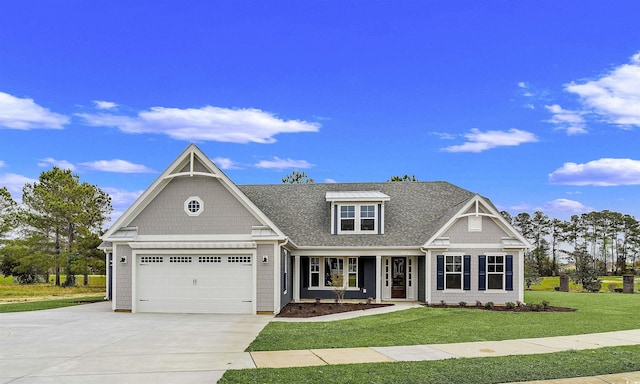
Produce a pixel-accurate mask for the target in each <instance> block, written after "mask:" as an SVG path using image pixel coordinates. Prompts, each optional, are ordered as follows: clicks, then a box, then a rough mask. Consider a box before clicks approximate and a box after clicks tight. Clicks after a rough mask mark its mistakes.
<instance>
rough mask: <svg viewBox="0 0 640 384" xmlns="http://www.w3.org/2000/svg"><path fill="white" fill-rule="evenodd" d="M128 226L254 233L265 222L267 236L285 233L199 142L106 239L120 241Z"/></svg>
mask: <svg viewBox="0 0 640 384" xmlns="http://www.w3.org/2000/svg"><path fill="white" fill-rule="evenodd" d="M196 208H197V209H196ZM125 227H126V228H137V236H172V235H176V236H197V235H214V234H219V235H229V234H246V235H247V236H251V235H252V234H254V233H256V232H255V230H254V229H255V228H260V231H259V232H260V234H261V235H262V236H263V237H265V236H264V234H265V233H267V234H269V235H270V236H268V237H270V238H274V239H284V238H285V236H284V234H283V233H282V231H280V230H279V229H278V228H277V227H276V226H275V225H274V224H273V223H272V222H271V220H270V219H269V218H268V217H266V216H265V215H264V213H263V212H261V211H260V209H258V208H257V207H256V206H255V205H254V204H253V202H251V201H250V200H249V199H248V198H247V197H246V196H245V195H244V194H243V193H242V192H241V191H240V189H238V187H237V186H236V185H235V184H234V183H233V182H232V181H231V180H230V179H229V178H228V177H227V176H226V175H225V174H224V173H223V172H222V171H221V170H220V169H219V168H218V167H217V166H216V165H215V164H214V163H213V162H212V161H211V160H210V159H209V158H208V157H207V156H206V155H205V154H204V153H203V152H202V151H201V150H200V149H199V148H198V147H197V146H195V145H194V144H190V145H189V146H188V147H187V148H186V149H185V150H184V151H183V152H182V154H180V156H178V158H176V160H175V161H174V162H173V163H172V164H171V165H170V166H169V167H168V168H167V169H166V170H165V171H164V172H163V173H162V174H161V175H160V176H159V177H158V178H157V179H156V180H155V181H154V182H153V184H151V186H150V187H149V188H147V190H146V191H145V192H144V193H143V194H142V195H141V196H140V197H139V198H138V199H137V200H136V201H135V202H134V203H133V204H132V205H131V207H129V209H128V210H127V211H126V212H125V213H124V214H123V215H122V216H121V217H120V218H119V219H118V220H117V221H116V222H115V223H114V224H113V226H112V227H111V228H110V229H109V230H108V231H107V232H106V233H105V235H104V236H103V239H104V240H106V241H117V239H118V237H119V236H118V233H119V232H121V229H122V228H125ZM265 228H266V229H265Z"/></svg>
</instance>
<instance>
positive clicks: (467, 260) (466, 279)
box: [462, 255, 471, 291]
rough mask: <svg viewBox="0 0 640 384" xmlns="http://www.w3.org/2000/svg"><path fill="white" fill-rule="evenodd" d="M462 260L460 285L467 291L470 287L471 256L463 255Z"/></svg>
mask: <svg viewBox="0 0 640 384" xmlns="http://www.w3.org/2000/svg"><path fill="white" fill-rule="evenodd" d="M462 260H463V263H462V275H463V276H462V286H463V288H464V290H465V291H468V290H470V289H471V256H469V255H464V257H463V259H462Z"/></svg>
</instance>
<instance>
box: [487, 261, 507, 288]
mask: <svg viewBox="0 0 640 384" xmlns="http://www.w3.org/2000/svg"><path fill="white" fill-rule="evenodd" d="M485 256H486V264H485V273H486V274H487V277H486V278H485V280H486V284H487V285H486V287H485V289H486V290H487V291H491V292H499V291H506V289H505V285H506V283H507V281H506V280H507V271H506V269H507V256H506V254H504V253H492V254H486V255H485ZM489 257H502V272H489ZM495 265H498V264H495ZM489 275H502V288H489Z"/></svg>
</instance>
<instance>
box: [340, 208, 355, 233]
mask: <svg viewBox="0 0 640 384" xmlns="http://www.w3.org/2000/svg"><path fill="white" fill-rule="evenodd" d="M355 229H356V206H355V205H342V206H340V231H354V230H355Z"/></svg>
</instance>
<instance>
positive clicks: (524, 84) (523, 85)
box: [518, 81, 527, 88]
mask: <svg viewBox="0 0 640 384" xmlns="http://www.w3.org/2000/svg"><path fill="white" fill-rule="evenodd" d="M518 87H520V88H527V83H525V82H524V81H521V82H519V83H518Z"/></svg>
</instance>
